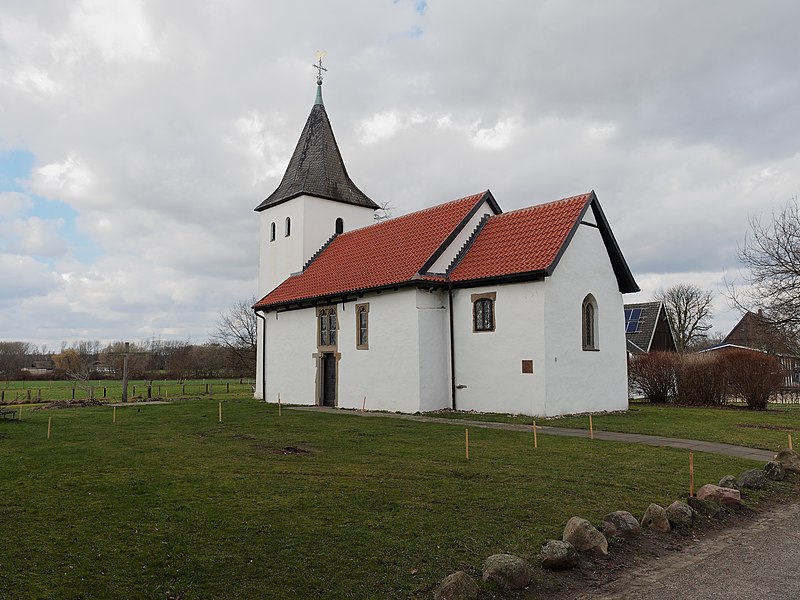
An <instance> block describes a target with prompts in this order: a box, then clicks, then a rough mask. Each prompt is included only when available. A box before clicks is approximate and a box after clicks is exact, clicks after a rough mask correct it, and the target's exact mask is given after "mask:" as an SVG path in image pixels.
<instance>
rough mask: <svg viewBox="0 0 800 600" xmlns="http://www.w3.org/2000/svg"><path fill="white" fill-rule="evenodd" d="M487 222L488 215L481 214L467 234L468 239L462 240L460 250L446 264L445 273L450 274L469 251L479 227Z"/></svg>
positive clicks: (479, 230) (479, 231) (479, 229)
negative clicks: (471, 230) (462, 243)
mask: <svg viewBox="0 0 800 600" xmlns="http://www.w3.org/2000/svg"><path fill="white" fill-rule="evenodd" d="M488 222H489V215H483V218H482V219H481V222H480V223H478V224H477V225H476V226H475V230H474V231H473V232H472V234H471V235H470V236H469V239H468V240H467V241H466V242H464V245H463V246H462V247H461V250H459V251H458V254H456V255H455V257H454V258H453V260H452V261H451V262H450V264H449V265H448V266H447V271H446V275H450V273H452V272H453V269H455V268H456V267H457V266H458V263H460V262H461V259H462V258H464V256H465V255H466V254H467V252H469V249H470V248H472V244H474V243H475V239H476V238H477V237H478V235H480V233H481V229H483V228H484V226H485V225H486V223H488Z"/></svg>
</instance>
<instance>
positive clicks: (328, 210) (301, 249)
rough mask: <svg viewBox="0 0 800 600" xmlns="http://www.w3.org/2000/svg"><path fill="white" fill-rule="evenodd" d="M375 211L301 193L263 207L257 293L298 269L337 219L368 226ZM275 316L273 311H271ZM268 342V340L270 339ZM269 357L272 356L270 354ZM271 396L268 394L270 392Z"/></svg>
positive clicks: (259, 357)
mask: <svg viewBox="0 0 800 600" xmlns="http://www.w3.org/2000/svg"><path fill="white" fill-rule="evenodd" d="M374 214H375V213H374V211H373V210H372V209H371V208H367V207H364V206H355V205H352V204H345V203H343V202H335V201H333V200H324V199H322V198H315V197H312V196H298V197H297V198H293V199H292V200H289V201H288V202H284V203H282V204H278V205H277V206H273V207H271V208H268V209H266V210H263V211H261V213H260V215H259V218H260V229H261V231H260V243H259V271H258V296H259V298H261V297H263V296H265V295H267V294H268V293H269V292H271V291H272V290H273V289H275V288H276V287H277V286H278V285H279V284H281V283H282V282H283V281H284V280H285V279H286V278H287V277H289V276H290V275H292V274H293V273H299V272H300V271H301V270H302V269H303V267H304V266H305V264H306V262H308V260H309V259H310V258H311V257H312V256H313V255H314V254H316V252H317V251H318V250H319V249H320V248H321V247H322V245H323V244H325V243H326V242H327V241H328V240H329V239H330V238H331V236H332V235H333V234H334V232H335V231H336V219H337V218H341V219H342V220H343V221H344V231H345V232H347V231H351V230H353V229H358V228H361V227H366V226H368V225H371V224H372V223H373V222H374ZM287 217H288V218H289V219H291V231H290V235H289V237H286V235H285V223H286V218H287ZM272 223H275V240H274V241H270V232H271V224H272ZM270 314H271V315H272V316H273V318H274V313H270ZM262 334H263V328H262V323H261V321H260V320H259V321H258V344H257V352H256V390H255V397H256V398H262V397H263V392H262V389H263V388H262V381H263V380H262V376H263V374H262V369H263V354H262V352H263V349H262V347H261V344H262V340H263V336H262ZM267 344H269V342H267ZM268 358H269V357H268ZM267 398H269V394H267Z"/></svg>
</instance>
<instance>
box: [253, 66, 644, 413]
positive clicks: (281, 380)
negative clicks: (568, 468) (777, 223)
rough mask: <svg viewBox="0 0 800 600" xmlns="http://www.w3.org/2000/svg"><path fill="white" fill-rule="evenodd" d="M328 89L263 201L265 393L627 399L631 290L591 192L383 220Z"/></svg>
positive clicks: (544, 407) (582, 404)
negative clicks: (327, 101) (333, 120)
mask: <svg viewBox="0 0 800 600" xmlns="http://www.w3.org/2000/svg"><path fill="white" fill-rule="evenodd" d="M378 208H379V207H378V205H377V204H376V203H375V202H373V201H372V200H371V199H370V198H368V197H367V196H366V195H365V194H364V193H363V192H362V191H361V190H360V189H358V187H356V185H355V184H354V183H353V181H352V180H351V179H350V176H349V175H348V173H347V169H346V168H345V165H344V162H343V160H342V156H341V154H340V152H339V148H338V146H337V144H336V139H335V138H334V135H333V129H332V128H331V124H330V121H329V120H328V115H327V113H326V111H325V106H324V104H323V101H322V80H321V78H318V80H317V96H316V101H315V103H314V105H313V107H312V108H311V114H310V115H309V117H308V120H307V121H306V124H305V127H304V128H303V132H302V134H301V135H300V140H299V141H298V143H297V146H296V148H295V150H294V153H293V155H292V157H291V160H290V161H289V166H288V167H287V169H286V173H285V174H284V176H283V179H282V181H281V183H280V185H279V186H278V188H277V189H276V190H275V191H274V192H273V193H272V194H271V195H270V196H269V197H267V198H266V200H264V201H263V202H262V203H261V204H259V205H258V207H256V209H255V210H256V211H257V212H259V213H260V219H261V233H260V267H259V296H260V297H261V299H260V300H259V301H258V302H257V303H256V304H255V306H254V307H253V308H254V310H255V311H256V316H257V317H258V319H259V322H258V325H259V329H258V358H257V373H256V393H255V395H256V397H258V398H263V399H265V400H267V401H269V402H275V401H277V398H278V395H279V394H280V397H281V401H282V402H284V403H290V404H305V405H320V406H330V407H338V408H345V409H360V408H362V406H365V407H366V409H368V410H385V411H398V412H405V413H415V412H424V411H433V410H439V409H457V410H474V411H481V412H502V413H515V414H516V413H519V414H526V415H532V416H551V415H560V414H568V413H577V412H588V411H604V410H609V411H610V410H623V409H626V408H627V404H628V398H627V393H628V392H627V364H626V345H625V344H626V342H625V324H624V313H623V299H622V295H623V294H625V293H629V292H636V291H638V290H639V288H638V286H637V284H636V282H635V281H634V278H633V276H632V274H631V271H630V269H629V268H628V265H627V263H626V262H625V259H624V257H623V256H622V253H621V251H620V249H619V246H618V245H617V242H616V240H615V239H614V235H613V233H612V232H611V228H610V227H609V224H608V221H607V220H606V218H605V215H604V214H603V210H602V208H601V207H600V203H599V201H598V199H597V196H596V195H595V194H594V192H588V193H582V194H579V195H576V196H572V197H569V198H564V199H561V200H556V201H554V202H548V203H545V204H537V205H535V206H530V207H528V208H523V209H520V210H514V211H510V212H503V211H502V210H501V208H500V206H499V204H498V203H497V201H496V200H495V198H494V197H493V196H492V194H491V192H490V191H488V190H486V191H481V192H478V193H475V194H473V195H470V196H466V197H463V198H459V199H456V200H452V201H449V202H445V203H443V204H438V205H436V206H431V207H430V208H426V209H424V210H421V211H418V212H415V213H411V214H406V215H403V216H400V217H395V218H391V219H388V220H385V221H382V222H378V223H376V222H375V219H374V214H375V211H376V210H377V209H378Z"/></svg>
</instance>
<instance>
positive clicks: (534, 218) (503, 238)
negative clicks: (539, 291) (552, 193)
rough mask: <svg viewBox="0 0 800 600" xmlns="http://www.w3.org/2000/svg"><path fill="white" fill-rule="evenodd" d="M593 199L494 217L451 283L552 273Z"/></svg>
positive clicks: (585, 196)
mask: <svg viewBox="0 0 800 600" xmlns="http://www.w3.org/2000/svg"><path fill="white" fill-rule="evenodd" d="M590 198H591V193H589V194H582V195H580V196H573V197H571V198H565V199H563V200H556V201H555V202H550V203H548V204H539V205H538V206H531V207H529V208H523V209H520V210H515V211H512V212H507V213H503V214H500V215H495V216H493V217H490V218H489V220H488V221H487V222H486V225H485V226H484V227H483V229H481V231H480V233H479V234H478V236H477V237H476V238H475V241H474V242H473V244H472V246H470V248H469V251H468V252H467V253H466V254H465V255H464V257H463V258H462V259H461V262H460V263H458V265H457V266H456V268H455V269H454V270H453V271H452V272H451V273H450V274H449V277H448V279H449V280H450V281H469V280H476V279H485V278H489V277H501V276H503V275H513V274H518V273H531V272H537V271H548V273H549V270H550V267H551V265H552V264H553V261H554V260H555V259H556V257H557V256H558V254H559V251H560V250H561V248H562V247H563V246H564V242H565V241H567V237H568V235H569V233H570V231H572V228H573V227H574V226H575V222H576V221H577V220H578V218H579V217H580V215H581V213H582V212H583V209H584V208H585V207H586V203H587V202H588V201H589V199H590Z"/></svg>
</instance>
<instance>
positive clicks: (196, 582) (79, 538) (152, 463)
mask: <svg viewBox="0 0 800 600" xmlns="http://www.w3.org/2000/svg"><path fill="white" fill-rule="evenodd" d="M217 410H218V404H217V400H216V399H214V400H209V399H202V400H192V401H182V402H176V403H174V404H169V405H150V406H147V405H146V406H136V405H134V406H130V407H124V408H118V409H117V411H116V415H117V422H116V423H112V409H111V408H110V407H90V408H81V409H65V410H35V411H34V410H26V411H25V413H24V415H23V420H22V421H0V464H1V465H2V467H1V468H0V473H2V477H0V517H2V528H3V534H2V536H0V590H2V596H3V598H20V597H23V598H58V599H61V598H161V599H167V598H176V597H180V598H182V599H184V600H186V599H194V598H237V599H238V598H274V599H278V598H378V597H380V598H408V597H429V596H430V594H431V590H432V589H433V588H434V587H435V585H436V584H437V583H438V582H439V581H440V580H441V579H442V578H443V577H444V576H445V575H446V574H448V573H450V572H452V571H454V570H457V569H459V568H463V569H466V570H467V571H468V572H471V573H472V574H473V575H477V576H478V578H479V575H480V568H481V564H482V562H483V559H484V558H485V557H486V556H488V555H489V554H492V553H495V552H512V553H515V554H519V555H521V556H525V557H528V558H532V557H535V556H536V555H537V554H538V552H539V549H540V545H541V543H542V542H543V541H544V540H545V539H548V538H552V537H558V538H560V535H561V530H562V528H563V525H564V523H565V522H566V521H567V519H568V518H569V517H571V516H573V515H576V514H578V515H581V516H584V517H586V518H589V519H590V520H592V521H594V522H596V523H599V521H600V519H601V517H602V515H604V514H605V513H607V512H610V511H612V510H617V509H625V510H629V511H631V512H633V513H634V514H635V515H639V516H641V514H642V512H643V511H644V509H645V507H646V506H647V505H648V504H649V503H650V502H657V503H659V504H662V505H666V504H669V503H670V502H671V501H672V500H675V499H677V498H681V497H684V496H686V494H687V487H688V475H687V459H688V453H687V452H685V451H681V450H675V449H669V448H653V447H645V446H635V445H626V444H618V443H613V442H602V441H598V440H595V441H591V440H588V439H573V438H562V437H555V436H544V435H543V436H540V438H539V448H538V449H537V450H534V449H533V444H532V439H531V436H530V435H529V434H526V433H519V432H511V431H492V430H480V429H474V428H473V429H471V430H470V459H471V460H470V461H467V460H465V457H464V429H462V428H461V427H457V426H452V425H450V426H448V425H440V424H430V423H415V422H408V421H401V420H394V419H386V418H380V419H378V418H376V419H369V418H362V417H357V416H354V415H347V414H336V415H331V414H324V413H313V412H301V411H292V410H286V409H284V411H283V416H282V417H280V418H279V417H278V416H277V409H276V407H275V406H274V405H266V404H264V403H260V402H257V401H254V400H252V399H244V398H242V399H238V400H230V401H225V402H223V411H224V412H223V416H224V422H223V423H219V422H218V413H217ZM645 414H651V415H653V416H655V415H657V413H656V412H650V411H649V410H648V412H646V413H645ZM48 417H52V437H51V439H49V440H48V439H47V438H46V435H47V420H48ZM753 465H754V463H752V462H750V461H746V460H741V459H735V458H730V457H722V456H716V455H710V454H702V453H695V469H696V481H697V482H698V487H699V485H700V484H701V483H705V482H716V481H718V480H719V479H720V477H721V476H723V475H725V474H727V473H738V472H740V471H742V470H743V469H745V468H750V467H752V466H753Z"/></svg>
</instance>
